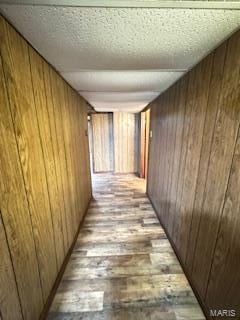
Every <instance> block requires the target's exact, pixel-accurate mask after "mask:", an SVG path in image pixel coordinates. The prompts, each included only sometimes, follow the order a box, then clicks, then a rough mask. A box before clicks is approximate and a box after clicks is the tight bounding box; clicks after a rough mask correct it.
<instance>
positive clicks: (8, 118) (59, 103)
mask: <svg viewBox="0 0 240 320" xmlns="http://www.w3.org/2000/svg"><path fill="white" fill-rule="evenodd" d="M0 50H1V51H0V53H1V60H0V210H1V211H0V252H1V258H0V310H1V317H2V319H3V320H12V319H14V320H18V319H21V320H25V319H29V320H33V319H38V318H39V316H40V314H41V312H42V310H43V307H44V305H45V303H46V301H47V299H48V296H49V294H50V291H51V289H52V287H53V284H54V282H55V280H56V277H57V275H58V272H59V270H60V267H61V266H62V263H63V261H64V258H65V257H66V254H67V252H68V250H69V248H70V246H71V244H72V242H73V240H74V238H75V235H76V233H77V230H78V226H79V224H80V222H81V220H82V217H83V214H84V213H85V210H86V209H87V206H88V202H89V200H90V197H91V180H90V179H91V178H90V168H89V150H88V138H87V134H86V132H87V112H86V106H85V102H84V100H83V99H82V98H81V97H80V96H79V95H78V94H77V93H76V92H75V91H74V90H73V89H72V88H71V87H69V86H68V85H67V84H66V82H64V81H63V79H62V78H61V77H60V76H59V75H58V74H57V73H56V72H55V71H54V70H53V69H52V68H51V67H50V66H49V65H48V64H47V63H46V62H45V61H44V60H43V59H42V58H41V56H39V55H38V54H37V53H36V52H35V51H34V50H33V49H32V48H31V47H30V46H29V45H28V43H27V42H26V41H25V40H24V39H23V38H22V37H21V36H20V35H19V34H18V33H17V32H16V31H15V30H14V29H13V28H12V27H11V26H10V25H9V24H8V23H7V22H6V21H5V20H4V19H3V18H2V17H0Z"/></svg>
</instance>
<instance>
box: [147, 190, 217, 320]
mask: <svg viewBox="0 0 240 320" xmlns="http://www.w3.org/2000/svg"><path fill="white" fill-rule="evenodd" d="M146 194H147V197H148V199H149V201H150V203H151V205H152V207H153V209H154V211H155V213H156V216H157V218H158V220H159V223H160V225H161V226H162V228H163V230H164V232H165V233H166V236H167V238H168V241H169V242H170V244H171V246H172V248H173V251H174V253H175V255H176V256H177V259H178V261H179V263H180V265H181V267H182V269H183V271H184V274H185V275H186V277H187V279H188V282H189V284H190V287H191V288H192V291H193V293H194V294H195V296H196V298H197V301H198V303H199V305H200V306H201V309H202V311H203V313H204V316H205V317H206V319H207V320H211V318H210V316H209V310H208V309H207V307H206V306H205V304H204V303H203V302H202V300H201V298H200V296H199V294H198V292H197V290H196V289H195V288H194V285H193V281H192V278H191V276H190V274H189V273H188V271H187V270H186V267H185V265H184V263H183V261H182V260H181V258H180V256H179V254H178V251H177V248H176V246H175V244H174V243H173V241H172V239H171V237H170V235H169V233H168V230H167V229H166V228H165V226H164V224H163V223H162V221H161V218H160V215H159V214H158V212H157V209H156V207H155V205H154V203H153V202H152V199H151V196H150V195H149V194H148V192H147V193H146Z"/></svg>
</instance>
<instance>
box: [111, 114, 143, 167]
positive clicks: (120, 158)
mask: <svg viewBox="0 0 240 320" xmlns="http://www.w3.org/2000/svg"><path fill="white" fill-rule="evenodd" d="M137 117H138V115H136V114H131V113H124V112H114V114H113V128H114V129H113V132H114V163H115V165H114V170H115V172H116V173H128V172H137V171H138V143H137V141H138V137H137V135H138V130H137V127H138V124H137V121H136V120H137V119H136V118H137Z"/></svg>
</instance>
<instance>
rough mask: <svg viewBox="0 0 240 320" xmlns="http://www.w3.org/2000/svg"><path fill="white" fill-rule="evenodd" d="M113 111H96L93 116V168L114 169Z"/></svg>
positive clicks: (97, 170) (95, 170)
mask: <svg viewBox="0 0 240 320" xmlns="http://www.w3.org/2000/svg"><path fill="white" fill-rule="evenodd" d="M112 122H113V118H112V113H96V114H92V116H91V123H92V134H93V137H92V138H93V170H94V172H107V171H112V170H113V142H112V141H113V128H112Z"/></svg>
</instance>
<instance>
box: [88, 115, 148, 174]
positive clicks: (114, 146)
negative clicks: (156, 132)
mask: <svg viewBox="0 0 240 320" xmlns="http://www.w3.org/2000/svg"><path fill="white" fill-rule="evenodd" d="M88 125H89V126H88V130H89V142H90V154H91V168H92V174H98V173H114V174H135V175H137V176H139V177H140V178H143V179H146V177H147V171H148V150H149V133H150V110H147V111H144V112H140V113H128V112H113V113H111V112H106V113H92V114H91V115H90V117H89V123H88Z"/></svg>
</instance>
